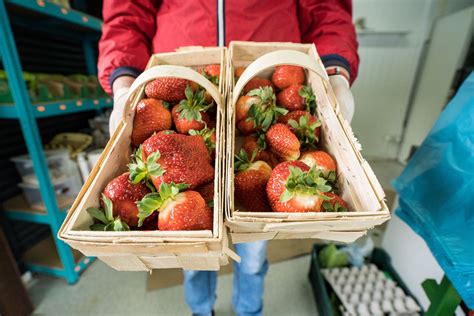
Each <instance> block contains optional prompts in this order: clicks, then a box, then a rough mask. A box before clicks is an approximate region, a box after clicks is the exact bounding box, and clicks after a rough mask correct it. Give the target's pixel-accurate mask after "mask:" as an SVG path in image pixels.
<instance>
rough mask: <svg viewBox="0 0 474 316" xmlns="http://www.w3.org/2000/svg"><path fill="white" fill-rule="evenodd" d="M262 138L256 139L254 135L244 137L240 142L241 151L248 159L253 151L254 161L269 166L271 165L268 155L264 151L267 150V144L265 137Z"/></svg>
mask: <svg viewBox="0 0 474 316" xmlns="http://www.w3.org/2000/svg"><path fill="white" fill-rule="evenodd" d="M262 136H263V137H257V136H254V135H249V136H245V137H244V140H243V142H242V149H243V150H245V152H246V153H247V155H248V156H249V157H250V156H252V154H253V152H254V151H255V152H256V153H257V154H256V156H255V160H256V161H257V160H263V161H265V162H266V163H268V164H269V165H272V159H271V157H270V153H269V152H268V151H267V150H265V149H266V148H267V144H266V143H265V135H264V134H262Z"/></svg>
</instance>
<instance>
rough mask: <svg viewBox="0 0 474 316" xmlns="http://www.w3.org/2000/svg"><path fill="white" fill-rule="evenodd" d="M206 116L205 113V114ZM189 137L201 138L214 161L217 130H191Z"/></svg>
mask: <svg viewBox="0 0 474 316" xmlns="http://www.w3.org/2000/svg"><path fill="white" fill-rule="evenodd" d="M204 114H205V113H204ZM189 135H193V136H201V137H202V139H203V140H204V143H205V144H206V147H207V149H208V150H209V154H210V155H211V159H213V160H214V158H215V155H216V140H217V138H216V129H215V128H212V129H209V128H207V127H206V128H203V129H202V130H200V131H197V130H194V129H191V130H189Z"/></svg>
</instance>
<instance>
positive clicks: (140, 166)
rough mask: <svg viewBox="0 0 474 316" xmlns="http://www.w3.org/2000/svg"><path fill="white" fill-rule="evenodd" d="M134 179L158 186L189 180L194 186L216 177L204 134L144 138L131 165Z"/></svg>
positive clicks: (131, 176)
mask: <svg viewBox="0 0 474 316" xmlns="http://www.w3.org/2000/svg"><path fill="white" fill-rule="evenodd" d="M128 167H129V169H130V179H131V181H132V183H139V182H142V181H143V182H145V183H147V184H148V186H149V187H151V184H150V181H151V182H152V183H153V185H154V187H155V188H159V187H160V185H161V183H162V182H165V183H171V182H174V183H178V184H180V183H187V184H189V186H190V188H191V189H193V188H195V187H197V186H199V185H201V184H203V183H208V182H210V181H212V180H213V179H214V168H213V167H212V165H211V157H210V156H209V151H208V150H207V148H206V145H205V143H204V140H203V138H202V137H201V136H188V135H182V134H169V135H168V134H156V135H153V136H151V137H150V138H148V139H147V140H146V141H145V142H143V144H142V146H140V147H139V148H138V149H137V150H136V152H135V154H134V159H133V162H132V163H130V164H129V165H128Z"/></svg>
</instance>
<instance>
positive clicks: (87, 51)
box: [82, 37, 97, 75]
mask: <svg viewBox="0 0 474 316" xmlns="http://www.w3.org/2000/svg"><path fill="white" fill-rule="evenodd" d="M82 46H83V49H84V59H85V61H86V67H87V74H88V75H97V62H96V58H95V52H94V46H93V45H92V40H91V39H90V38H89V37H86V38H84V40H83V41H82Z"/></svg>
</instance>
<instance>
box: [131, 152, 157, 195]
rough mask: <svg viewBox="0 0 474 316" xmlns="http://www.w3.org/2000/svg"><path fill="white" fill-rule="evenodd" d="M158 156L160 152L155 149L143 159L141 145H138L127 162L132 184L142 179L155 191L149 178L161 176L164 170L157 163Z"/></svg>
mask: <svg viewBox="0 0 474 316" xmlns="http://www.w3.org/2000/svg"><path fill="white" fill-rule="evenodd" d="M160 156H161V154H160V152H159V151H156V152H154V153H152V154H151V155H149V156H148V157H147V159H146V161H144V160H143V151H142V146H141V145H140V146H139V147H138V149H137V150H136V151H135V152H134V153H133V155H132V162H131V163H129V164H128V170H129V172H130V181H131V182H132V184H138V183H140V182H141V181H143V182H144V183H145V184H146V186H147V187H148V188H149V189H150V190H151V191H156V190H155V187H154V186H153V184H152V183H151V178H152V177H161V176H162V175H163V174H164V173H165V170H164V169H163V168H161V165H160V164H159V163H158V159H160Z"/></svg>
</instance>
